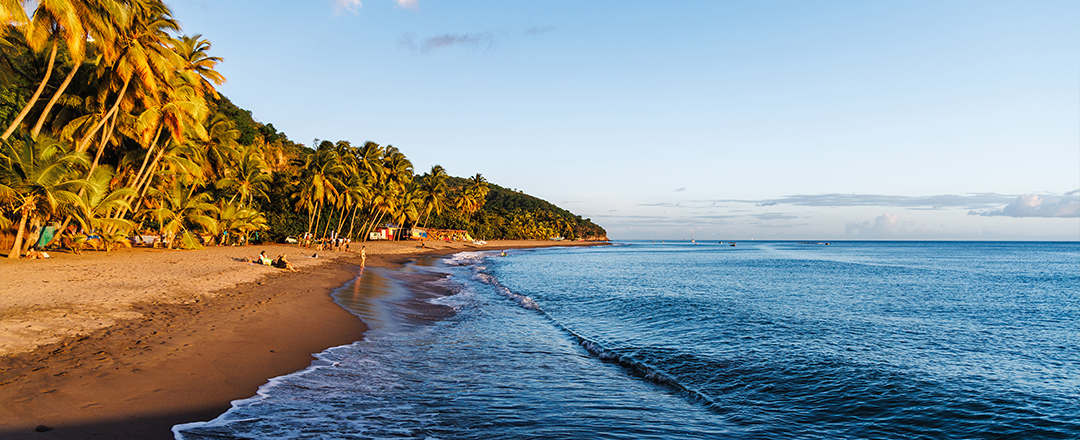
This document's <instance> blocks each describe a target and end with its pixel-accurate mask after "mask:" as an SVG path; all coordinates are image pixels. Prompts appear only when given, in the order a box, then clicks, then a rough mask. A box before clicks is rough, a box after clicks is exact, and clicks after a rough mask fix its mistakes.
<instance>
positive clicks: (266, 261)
mask: <svg viewBox="0 0 1080 440" xmlns="http://www.w3.org/2000/svg"><path fill="white" fill-rule="evenodd" d="M251 262H252V263H256V264H261V265H263V266H269V265H270V264H271V263H273V260H271V259H270V257H267V256H266V251H262V252H259V256H258V257H255V259H254V260H251Z"/></svg>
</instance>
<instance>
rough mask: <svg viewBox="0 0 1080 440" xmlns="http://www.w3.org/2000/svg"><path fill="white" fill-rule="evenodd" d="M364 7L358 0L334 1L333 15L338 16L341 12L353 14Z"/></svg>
mask: <svg viewBox="0 0 1080 440" xmlns="http://www.w3.org/2000/svg"><path fill="white" fill-rule="evenodd" d="M362 7H364V4H363V3H361V2H360V0H334V14H335V15H339V14H341V12H342V11H349V12H352V13H353V14H355V13H356V11H358V10H360V8H362Z"/></svg>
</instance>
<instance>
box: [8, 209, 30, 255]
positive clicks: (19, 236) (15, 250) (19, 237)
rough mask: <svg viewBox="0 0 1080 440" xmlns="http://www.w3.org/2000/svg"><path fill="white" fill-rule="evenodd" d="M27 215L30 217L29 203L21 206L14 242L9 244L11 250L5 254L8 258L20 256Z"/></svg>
mask: <svg viewBox="0 0 1080 440" xmlns="http://www.w3.org/2000/svg"><path fill="white" fill-rule="evenodd" d="M27 217H30V205H29V204H26V205H23V207H22V218H21V219H19V229H18V232H16V233H15V244H14V245H13V246H11V252H10V253H8V256H7V257H8V258H19V257H21V256H22V253H21V249H22V241H23V235H25V234H26V232H25V229H26V218H27Z"/></svg>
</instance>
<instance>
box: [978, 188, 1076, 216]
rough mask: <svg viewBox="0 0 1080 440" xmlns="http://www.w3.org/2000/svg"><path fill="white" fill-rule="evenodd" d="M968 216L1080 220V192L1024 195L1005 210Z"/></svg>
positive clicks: (981, 212)
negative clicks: (1057, 194)
mask: <svg viewBox="0 0 1080 440" xmlns="http://www.w3.org/2000/svg"><path fill="white" fill-rule="evenodd" d="M968 215H981V216H984V217H992V216H1006V217H1067V218H1080V190H1075V191H1069V192H1067V193H1065V195H1063V196H1054V195H1044V196H1040V195H1038V194H1024V195H1021V196H1019V197H1017V198H1016V200H1014V201H1013V202H1012V203H1009V204H1008V205H1005V207H1003V208H1000V209H991V210H984V211H976V210H972V211H969V212H968Z"/></svg>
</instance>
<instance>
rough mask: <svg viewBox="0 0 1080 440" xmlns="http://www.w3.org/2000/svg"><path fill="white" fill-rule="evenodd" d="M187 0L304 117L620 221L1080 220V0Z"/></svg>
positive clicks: (787, 233)
mask: <svg viewBox="0 0 1080 440" xmlns="http://www.w3.org/2000/svg"><path fill="white" fill-rule="evenodd" d="M168 4H169V5H170V6H171V7H172V9H173V15H174V16H175V17H176V18H177V19H178V20H179V21H180V22H181V25H182V27H183V30H184V33H186V34H189V35H191V34H202V35H203V36H204V37H205V38H207V39H208V40H210V41H211V43H212V44H213V47H212V49H211V54H212V55H215V56H219V57H222V58H224V62H223V63H222V64H220V65H219V67H218V70H219V71H220V72H221V73H222V74H224V75H225V77H226V78H227V79H228V82H227V83H226V84H224V85H222V86H221V87H220V90H221V91H222V92H223V93H224V94H225V95H226V96H228V97H229V98H230V99H231V100H232V101H233V102H234V103H236V104H237V105H239V106H241V107H243V108H246V109H249V110H251V111H252V113H253V115H254V117H255V118H256V119H257V120H259V121H260V122H263V123H273V125H274V127H275V128H277V129H278V130H279V131H282V132H284V133H286V134H287V135H288V137H289V138H290V139H292V140H293V141H295V142H300V143H304V144H306V145H311V142H312V140H313V139H320V140H331V141H337V140H348V141H350V142H352V143H353V144H357V143H362V142H364V141H374V142H377V143H379V144H383V145H387V144H389V145H394V146H395V147H397V148H399V149H401V151H402V152H404V153H405V154H406V155H407V156H408V157H409V159H410V160H411V161H412V162H413V164H414V166H415V168H416V170H417V172H418V173H422V172H424V171H426V170H429V169H430V168H431V166H433V165H436V164H439V165H442V166H443V167H444V168H446V170H447V171H448V173H449V174H451V175H455V176H462V177H467V176H472V175H474V174H476V173H480V174H483V175H484V176H485V177H486V178H487V179H488V180H489V181H490V182H492V183H495V184H498V185H500V186H503V187H506V188H511V189H517V190H521V191H524V192H525V193H527V194H531V195H534V196H537V197H540V198H542V199H545V200H547V201H550V202H552V203H555V204H556V205H559V206H560V207H563V208H565V209H568V210H570V211H571V212H573V213H575V214H578V215H581V216H583V217H586V218H590V219H592V220H593V221H594V222H596V223H598V224H600V225H601V226H603V227H604V228H605V229H606V230H607V231H608V236H609V237H610V238H612V239H657V240H660V239H672V240H675V239H688V238H690V237H691V236H693V237H694V238H696V239H699V240H748V239H757V240H768V239H776V240H862V239H873V240H1080V26H1077V23H1080V2H1076V1H1072V0H1068V1H1038V2H1016V1H1006V2H1000V1H984V0H979V1H917V0H905V1H873V2H866V1H827V0H826V1H812V2H807V1H768V0H763V1H681V2H660V1H634V0H620V1H584V2H582V1H561V0H549V1H533V2H529V1H506V0H491V1H473V0H455V1H452V2H450V1H436V0H364V1H363V2H361V1H358V0H308V1H294V0H169V1H168Z"/></svg>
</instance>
